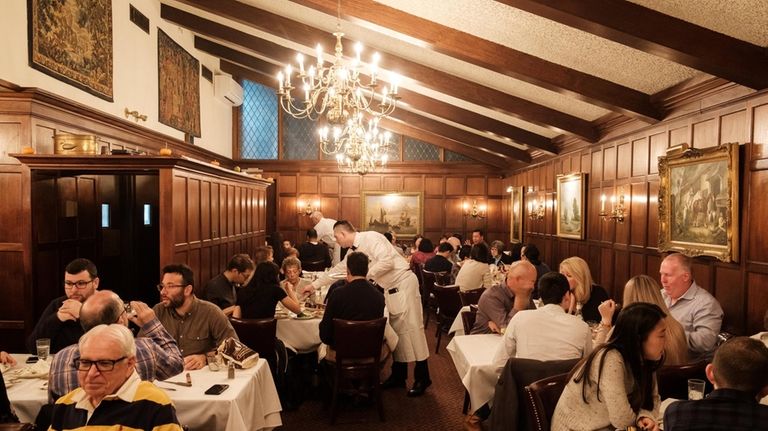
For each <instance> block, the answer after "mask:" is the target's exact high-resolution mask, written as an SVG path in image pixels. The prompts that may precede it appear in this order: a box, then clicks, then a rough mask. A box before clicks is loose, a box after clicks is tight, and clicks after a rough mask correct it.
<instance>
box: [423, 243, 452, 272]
mask: <svg viewBox="0 0 768 431" xmlns="http://www.w3.org/2000/svg"><path fill="white" fill-rule="evenodd" d="M451 253H453V246H452V245H451V244H450V243H449V242H444V243H441V244H440V245H439V246H438V247H437V254H436V255H435V256H434V257H432V258H430V259H429V260H427V262H426V263H425V264H424V269H425V270H427V271H431V272H451V271H452V270H453V262H451V260H450V259H449V257H450V256H451Z"/></svg>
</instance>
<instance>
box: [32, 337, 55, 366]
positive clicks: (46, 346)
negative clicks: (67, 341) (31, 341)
mask: <svg viewBox="0 0 768 431" xmlns="http://www.w3.org/2000/svg"><path fill="white" fill-rule="evenodd" d="M35 345H36V346H37V357H38V358H40V359H42V360H43V361H45V360H46V359H48V355H49V354H50V353H51V339H50V338H38V339H37V340H35Z"/></svg>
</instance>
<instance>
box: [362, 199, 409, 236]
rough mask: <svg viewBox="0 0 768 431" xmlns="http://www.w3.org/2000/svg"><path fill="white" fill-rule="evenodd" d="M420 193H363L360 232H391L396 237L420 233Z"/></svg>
mask: <svg viewBox="0 0 768 431" xmlns="http://www.w3.org/2000/svg"><path fill="white" fill-rule="evenodd" d="M423 201H424V198H423V196H422V194H421V193H397V192H363V208H362V212H361V214H362V216H361V223H360V230H361V231H365V230H373V231H376V232H381V233H384V232H387V231H393V232H395V233H396V234H397V235H416V234H417V233H421V232H422V223H423V220H424V216H423V213H422V211H423V204H422V203H423Z"/></svg>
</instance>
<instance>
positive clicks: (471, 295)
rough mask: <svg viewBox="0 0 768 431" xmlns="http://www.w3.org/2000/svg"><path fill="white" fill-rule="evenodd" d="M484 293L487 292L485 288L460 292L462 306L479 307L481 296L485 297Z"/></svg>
mask: <svg viewBox="0 0 768 431" xmlns="http://www.w3.org/2000/svg"><path fill="white" fill-rule="evenodd" d="M483 292H485V288H484V287H481V288H479V289H472V290H465V291H461V290H460V291H459V297H460V298H461V305H463V306H465V307H466V306H468V305H477V302H478V301H480V296H482V295H483Z"/></svg>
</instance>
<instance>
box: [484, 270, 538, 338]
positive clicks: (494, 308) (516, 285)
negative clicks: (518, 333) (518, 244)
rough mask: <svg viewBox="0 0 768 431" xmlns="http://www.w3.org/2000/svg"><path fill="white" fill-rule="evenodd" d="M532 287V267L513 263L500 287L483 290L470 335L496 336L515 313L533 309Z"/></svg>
mask: <svg viewBox="0 0 768 431" xmlns="http://www.w3.org/2000/svg"><path fill="white" fill-rule="evenodd" d="M535 283H536V267H534V266H533V265H531V264H530V262H525V261H521V260H519V261H517V262H514V263H513V264H512V265H510V266H509V268H508V269H507V279H506V282H505V283H504V284H497V285H493V286H491V287H490V288H489V289H486V291H485V292H483V294H482V296H480V300H479V301H478V303H477V318H476V320H475V326H474V327H472V332H471V333H472V334H491V333H496V334H498V333H500V332H501V328H503V327H506V326H507V324H508V323H509V320H510V319H512V316H514V315H515V314H516V313H517V312H518V311H521V310H526V309H532V308H536V307H535V306H534V305H533V302H532V301H531V294H532V292H533V286H534V284H535Z"/></svg>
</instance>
